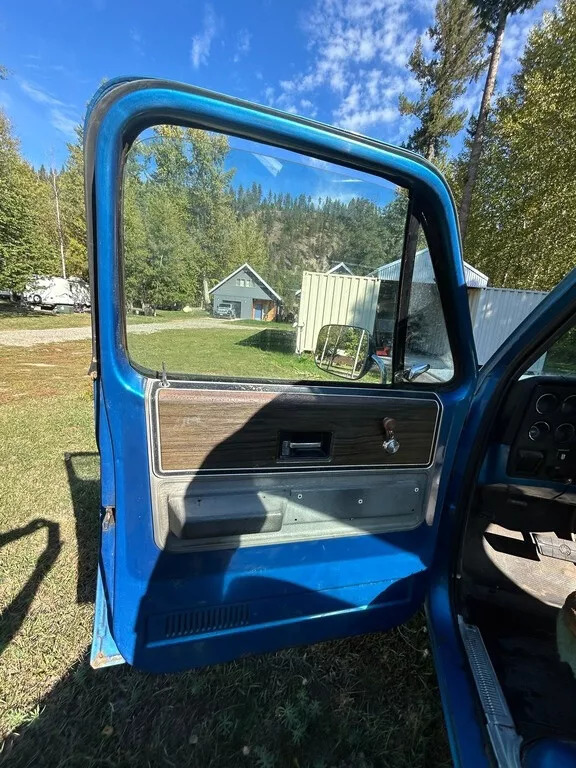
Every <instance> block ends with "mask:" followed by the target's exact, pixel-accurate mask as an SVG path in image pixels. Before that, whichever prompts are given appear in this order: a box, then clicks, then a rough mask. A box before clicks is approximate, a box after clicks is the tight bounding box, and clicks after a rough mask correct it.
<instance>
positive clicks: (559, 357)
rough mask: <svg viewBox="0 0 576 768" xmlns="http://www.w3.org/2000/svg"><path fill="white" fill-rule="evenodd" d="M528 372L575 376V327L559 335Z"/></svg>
mask: <svg viewBox="0 0 576 768" xmlns="http://www.w3.org/2000/svg"><path fill="white" fill-rule="evenodd" d="M528 373H532V374H548V375H549V376H576V328H570V330H569V331H566V333H565V334H564V335H563V336H560V338H559V339H557V340H556V341H555V342H554V344H552V346H551V347H550V349H549V350H548V351H547V352H546V354H544V355H542V357H540V358H538V360H536V362H535V363H533V364H532V365H531V366H530V370H529V371H528Z"/></svg>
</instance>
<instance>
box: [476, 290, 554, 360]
mask: <svg viewBox="0 0 576 768" xmlns="http://www.w3.org/2000/svg"><path fill="white" fill-rule="evenodd" d="M544 296H546V291H522V290H516V289H513V288H484V290H483V291H481V292H480V295H479V297H478V302H477V305H476V307H475V308H474V309H473V311H472V328H473V330H474V341H475V342H476V352H477V354H478V362H479V363H480V365H484V363H485V362H487V361H488V360H489V358H490V357H492V355H493V354H494V352H495V351H496V350H497V349H498V347H499V346H500V345H501V344H502V343H503V342H504V341H506V339H507V338H508V336H510V334H511V333H512V331H514V330H515V329H516V328H517V327H518V326H519V325H520V323H521V322H522V320H524V318H525V317H527V316H528V315H529V314H530V312H532V310H533V309H534V308H535V307H537V306H538V304H540V302H541V301H542V299H543V298H544ZM543 365H544V357H541V358H540V359H539V360H537V361H536V362H535V363H534V365H533V366H532V370H533V371H535V372H538V371H541V370H542V366H543Z"/></svg>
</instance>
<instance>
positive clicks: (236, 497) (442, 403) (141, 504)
mask: <svg viewBox="0 0 576 768" xmlns="http://www.w3.org/2000/svg"><path fill="white" fill-rule="evenodd" d="M157 124H168V125H182V126H187V127H190V128H193V129H195V130H196V129H198V128H203V129H206V130H210V131H215V132H222V133H225V134H227V135H230V136H233V137H238V138H239V139H240V140H249V141H251V142H258V143H260V144H262V145H266V146H273V147H278V148H279V150H281V151H282V152H286V153H287V152H298V153H301V154H302V155H303V156H306V157H307V158H311V159H312V160H314V162H315V163H316V165H321V164H323V163H324V164H328V163H329V164H331V165H334V166H337V167H340V168H342V169H349V170H351V171H354V173H358V174H362V175H363V176H362V178H373V179H375V180H378V179H380V178H381V177H386V178H388V179H390V180H391V181H392V183H393V184H394V185H398V189H401V190H403V191H402V192H401V194H402V195H404V196H405V197H404V198H403V199H404V200H405V201H406V204H407V206H408V211H409V213H408V218H407V223H406V231H405V236H404V238H403V241H402V248H403V253H404V256H405V258H404V260H403V261H402V262H401V264H400V266H399V275H397V277H396V280H397V286H399V287H398V293H397V300H396V301H397V304H396V307H397V315H396V316H397V320H396V325H395V329H394V345H393V347H392V349H393V352H392V355H393V357H392V359H391V361H390V363H391V365H392V369H393V370H392V373H391V374H388V383H387V384H384V385H382V384H380V383H379V382H378V381H376V380H373V383H371V384H370V383H368V384H366V383H365V384H364V385H362V384H361V383H355V382H344V383H342V382H340V383H339V382H338V381H336V382H335V383H334V382H332V381H326V380H325V379H323V380H320V379H319V380H314V381H308V382H306V381H303V380H296V381H291V382H288V383H287V382H286V381H275V380H268V379H266V380H254V379H250V378H242V377H236V378H234V377H230V376H220V375H219V376H203V377H185V376H184V377H183V376H179V375H177V373H176V372H175V373H172V372H171V370H170V368H169V366H167V368H168V370H167V371H166V370H162V369H161V367H160V366H159V369H158V370H156V371H153V370H145V369H144V368H142V367H141V366H136V365H134V364H132V362H131V359H130V356H129V354H128V350H127V343H126V338H127V336H126V319H125V312H124V303H123V302H124V294H123V290H122V287H123V282H124V273H123V265H122V237H123V229H122V174H123V167H124V161H125V157H126V153H127V149H128V148H129V147H130V145H131V144H132V143H133V142H134V140H135V139H136V138H137V136H139V135H140V134H141V133H142V132H145V131H146V130H148V129H150V127H151V126H154V125H157ZM278 162H280V161H278ZM85 167H86V199H87V205H88V220H89V247H90V252H91V269H92V275H91V282H92V290H93V302H92V307H93V317H94V327H93V331H94V341H93V363H92V371H93V377H94V381H95V384H94V394H95V413H96V430H97V439H98V446H99V451H100V459H101V482H102V490H101V494H102V498H101V504H102V510H101V544H100V560H99V574H98V589H97V605H96V620H95V627H94V642H93V654H92V660H93V664H94V665H95V666H104V665H106V664H111V663H117V662H118V661H121V660H125V661H127V662H128V663H130V664H133V665H135V666H137V667H139V668H141V669H145V670H150V671H155V672H168V671H178V670H183V669H187V668H191V667H197V666H201V665H206V664H211V663H218V662H222V661H226V660H230V659H234V658H237V657H239V656H242V655H244V654H246V653H259V652H265V651H271V650H275V649H277V648H281V647H286V646H290V645H296V644H304V643H312V642H317V641H321V640H326V639H329V638H334V637H342V636H346V635H352V634H360V633H365V632H368V631H379V630H386V629H388V628H390V627H392V626H395V625H398V624H399V623H401V622H404V621H406V620H407V619H408V618H409V617H410V616H411V615H412V614H413V613H414V611H415V610H417V608H418V607H419V606H420V605H421V604H422V602H423V599H424V595H425V592H426V588H427V583H428V579H429V571H430V566H431V563H432V560H433V557H434V553H435V550H436V545H437V537H438V530H439V517H440V515H439V510H441V509H442V507H443V500H444V497H445V493H446V486H447V478H448V475H449V472H450V469H451V466H452V463H453V460H454V454H455V450H456V444H457V441H458V436H459V433H460V431H461V428H462V425H463V422H464V418H465V416H466V414H467V411H468V406H469V401H470V398H471V395H472V392H473V389H474V385H475V380H476V358H475V351H474V345H473V341H472V330H471V324H470V316H469V310H468V303H467V293H466V284H465V279H464V271H463V266H462V260H461V253H460V242H459V234H458V226H457V220H456V213H455V208H454V204H453V200H452V198H451V195H450V192H449V190H448V188H447V185H446V183H445V181H444V179H443V178H442V177H441V175H440V174H439V173H438V171H437V170H436V169H435V168H434V167H433V166H431V165H430V164H428V163H427V162H426V161H425V160H424V159H423V158H421V157H419V156H417V155H415V154H413V153H410V152H408V151H406V150H401V149H397V148H394V147H391V146H388V145H385V144H382V143H379V142H376V141H373V140H370V139H367V138H364V137H361V136H358V135H356V134H350V133H347V132H345V131H342V130H339V129H335V128H332V127H329V126H326V125H322V124H319V123H315V122H312V121H307V120H304V119H302V118H299V117H296V116H294V115H288V114H284V113H281V112H278V111H276V110H272V109H268V108H265V107H261V106H257V105H253V104H250V103H247V102H242V101H238V100H236V99H231V98H228V97H225V96H221V95H217V94H213V93H209V92H207V91H204V90H201V89H197V88H193V87H189V86H185V85H181V84H176V83H171V82H165V81H160V80H148V79H132V80H130V79H127V80H117V81H112V82H109V83H107V84H106V85H105V86H103V88H102V89H100V91H99V92H98V93H97V94H96V96H95V98H94V100H93V101H92V103H91V105H90V108H89V113H88V117H87V122H86V127H85ZM416 225H417V226H416ZM418 227H420V228H421V230H418ZM418 231H424V232H425V234H426V239H427V243H428V248H429V257H430V259H431V264H432V266H433V272H434V275H435V285H436V286H437V292H438V295H439V297H440V300H441V312H440V315H443V317H444V320H445V323H446V328H447V334H448V338H449V346H450V355H451V358H450V359H451V363H450V364H451V366H452V367H451V376H450V380H449V381H442V380H435V379H433V378H432V379H428V380H425V381H423V380H422V379H421V378H420V379H417V378H414V380H412V373H411V369H410V365H411V364H412V363H411V361H410V359H409V357H408V355H407V348H406V345H407V343H408V342H407V339H408V338H409V337H410V333H408V332H407V322H408V320H407V318H408V313H409V309H410V306H411V305H410V302H411V301H413V297H414V296H416V295H418V296H420V297H422V301H423V302H425V301H427V300H428V299H427V298H426V297H427V296H428V295H429V293H430V290H429V286H425V290H424V289H418V291H416V290H415V289H414V290H413V287H414V286H415V285H417V283H418V281H419V280H421V278H420V277H419V276H418V275H419V273H420V270H419V267H418V256H417V255H416V257H415V252H416V249H417V246H418V244H419V243H420V241H419V239H418ZM415 258H416V260H415ZM415 264H416V267H415ZM233 266H234V265H232V267H233ZM225 274H226V273H224V274H223V275H220V276H218V275H214V278H218V277H220V278H221V277H224V276H225ZM338 278H339V279H341V280H344V279H348V278H347V277H346V276H338ZM349 279H350V280H351V281H353V280H355V281H356V282H358V278H357V277H350V278H349ZM362 279H363V280H364V283H362V285H364V286H372V288H370V290H373V286H374V285H375V280H376V278H374V277H363V278H362ZM350 284H352V283H350ZM366 290H368V288H366ZM382 290H384V289H382ZM434 290H436V288H435V289H434ZM381 295H382V294H381ZM366 306H367V307H368V309H367V310H366V312H368V311H369V307H371V306H373V305H372V304H370V305H369V304H366ZM423 306H426V305H425V303H424V304H423ZM410 311H412V310H410ZM427 317H428V315H427V314H426V312H423V314H421V316H420V319H421V320H422V322H424V321H426V318H427ZM301 320H302V318H299V322H300V321H301ZM434 322H439V317H438V316H435V317H434ZM370 330H372V329H370ZM266 332H267V331H264V332H262V331H258V333H266ZM417 335H418V334H414V333H412V336H411V338H415V337H416V336H417ZM385 341H386V345H383V343H381V344H380V346H386V347H387V346H389V344H390V340H385ZM381 342H382V340H381ZM344 352H345V350H344ZM199 414H200V415H199ZM238 414H243V415H242V417H241V419H240V421H235V420H237V419H239V418H240V417H239V415H238ZM389 418H393V420H394V421H395V423H396V425H397V427H396V438H397V440H398V442H399V445H400V448H399V450H398V451H397V452H395V450H396V449H395V447H394V445H392V446H391V448H390V451H389V446H390V444H391V440H390V438H391V434H389V427H387V426H386V424H388V425H389V424H390V422H389ZM225 419H228V420H230V419H231V420H232V427H230V422H228V426H227V427H226V429H225V436H224V437H222V438H221V439H220V438H218V434H219V430H220V429H222V428H223V424H224V421H223V420H225ZM298 425H300V426H298ZM298 429H299V430H300V432H297V434H299V435H300V436H302V435H306V434H308V433H309V432H311V431H312V430H315V431H314V435H318V436H319V437H317V438H315V439H317V443H315V442H314V441H311V442H312V445H317V448H313V449H310V448H304V449H301V448H299V446H301V445H309V443H310V440H309V439H308V442H307V441H306V439H305V437H304V438H302V437H301V439H300V442H299V441H298V440H297V439H294V430H298ZM286 434H288V435H289V436H290V439H286V437H285V436H286ZM206 440H209V441H211V443H210V446H211V448H210V450H209V451H208V452H206V451H204V453H203V454H202V456H203V458H202V459H201V460H199V459H198V458H197V451H199V450H200V447H201V446H200V444H201V443H202V445H204V443H205V441H206ZM203 441H204V442H203ZM286 444H288V448H287V449H286V450H287V451H288V453H287V454H284V452H283V451H284V448H285V445H286ZM293 446H296V447H294V448H293ZM387 446H388V447H387ZM291 450H294V451H295V452H296V453H295V454H294V455H290V451H291ZM301 450H302V451H303V452H300V451H301ZM308 450H312V454H307V453H306V451H308ZM314 451H318V452H319V453H314ZM267 452H268V453H267ZM310 456H312V458H310Z"/></svg>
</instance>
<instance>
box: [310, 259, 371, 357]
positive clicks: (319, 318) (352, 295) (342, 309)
mask: <svg viewBox="0 0 576 768" xmlns="http://www.w3.org/2000/svg"><path fill="white" fill-rule="evenodd" d="M379 290H380V280H379V279H378V278H377V277H356V276H354V275H347V274H334V273H333V274H327V273H323V272H304V273H303V275H302V288H301V294H300V309H299V311H298V335H297V340H296V352H297V353H301V352H313V351H314V348H315V346H316V338H317V336H318V332H319V331H320V328H322V326H323V325H330V324H333V325H356V326H358V327H360V328H367V329H370V330H372V329H373V328H374V322H375V319H376V308H377V305H378V292H379Z"/></svg>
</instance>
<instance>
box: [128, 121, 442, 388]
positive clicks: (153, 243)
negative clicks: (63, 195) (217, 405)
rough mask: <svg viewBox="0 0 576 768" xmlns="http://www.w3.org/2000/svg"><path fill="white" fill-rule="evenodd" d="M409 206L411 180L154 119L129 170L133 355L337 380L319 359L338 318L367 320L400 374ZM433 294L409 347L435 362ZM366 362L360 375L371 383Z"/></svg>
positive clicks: (168, 363)
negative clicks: (397, 353) (397, 328)
mask: <svg viewBox="0 0 576 768" xmlns="http://www.w3.org/2000/svg"><path fill="white" fill-rule="evenodd" d="M407 210H408V195H407V193H406V190H404V189H402V188H400V187H398V186H396V185H394V184H392V183H390V182H388V181H387V180H385V179H382V178H379V177H374V176H371V175H368V174H365V173H361V172H357V171H353V170H350V169H347V168H343V167H339V166H337V165H333V164H330V163H327V162H324V161H320V160H315V159H312V158H308V157H306V156H303V155H299V154H297V153H294V152H290V151H287V150H280V149H275V148H270V147H267V146H264V145H259V144H256V143H254V142H248V141H245V140H239V139H235V138H232V137H227V136H224V135H221V134H215V133H211V132H207V131H202V130H199V129H190V128H182V127H176V126H166V125H161V126H157V127H155V128H153V129H150V130H147V131H146V132H144V133H143V134H142V135H141V136H140V137H139V138H138V140H137V141H136V142H135V143H134V144H133V145H132V147H131V149H130V151H129V153H128V157H127V162H126V166H125V172H124V188H123V240H124V242H123V251H124V273H125V274H124V286H125V307H126V313H127V329H128V332H127V338H128V351H129V354H130V357H131V358H132V359H133V360H134V361H135V362H136V363H138V364H139V365H141V366H143V367H144V368H148V369H151V370H152V371H159V370H162V369H163V368H164V367H165V368H166V370H167V371H168V372H171V373H180V374H185V375H189V376H195V375H201V376H202V375H203V376H206V375H207V376H236V377H245V378H264V379H280V380H281V379H286V380H292V381H294V380H301V379H311V380H314V379H317V380H336V379H335V376H334V375H333V374H331V373H329V372H327V371H323V370H320V369H319V368H318V367H317V366H316V365H315V362H314V352H315V348H316V345H317V342H318V337H319V333H320V329H321V328H322V327H324V326H326V325H331V324H332V325H343V326H354V327H360V328H362V329H364V330H366V331H368V333H369V334H370V335H371V337H372V339H373V342H374V343H373V348H374V350H375V353H376V354H377V355H378V357H379V362H380V363H381V364H382V363H383V366H384V367H386V366H387V367H389V368H390V371H391V361H392V351H393V350H392V347H393V341H394V324H395V316H396V309H397V302H398V279H399V272H400V260H401V258H402V251H403V245H404V233H405V227H406V218H407ZM387 267H390V269H388V270H387V271H386V268H387ZM420 293H422V291H420ZM433 302H434V298H433V297H432V295H430V296H428V297H424V296H423V295H420V296H419V298H416V297H415V298H414V306H413V307H412V303H411V329H412V334H413V340H412V341H411V343H410V356H409V360H410V361H411V360H412V359H414V360H418V361H420V360H422V361H423V360H424V359H426V361H428V360H429V358H430V359H431V357H434V361H433V362H434V366H432V365H431V369H432V367H434V368H437V367H438V366H437V365H436V362H437V360H436V358H438V359H439V358H440V356H441V355H440V353H439V352H438V353H437V348H438V349H440V347H442V353H441V354H442V355H445V350H444V347H443V346H442V344H440V345H438V344H437V343H436V342H434V344H432V346H431V347H430V348H428V349H426V344H427V343H428V342H429V341H430V339H429V338H428V337H426V338H424V337H423V336H422V331H421V330H420V337H419V338H420V341H419V342H418V341H417V333H416V325H417V324H420V326H421V327H423V326H425V325H426V324H428V325H431V324H434V325H435V326H436V325H437V320H438V311H440V309H439V305H438V306H437V307H436V310H435V311H436V314H435V315H434V316H432V315H430V316H429V315H428V312H429V311H430V306H431V304H433ZM412 316H413V317H412ZM444 333H445V330H444ZM355 365H356V368H355V370H356V371H357V370H360V368H361V366H360V364H359V361H356V363H355ZM373 367H374V369H375V370H379V369H380V368H381V367H382V365H380V366H376V365H375V364H374V366H373ZM366 370H367V373H368V374H371V375H364V376H363V377H362V380H361V381H358V384H367V385H371V386H374V382H375V381H376V382H377V381H378V377H376V376H375V375H374V372H373V371H372V372H371V371H370V365H368V366H367V369H366ZM387 378H388V381H390V378H391V377H387ZM422 380H424V379H422ZM428 380H436V379H434V378H432V379H428Z"/></svg>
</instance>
